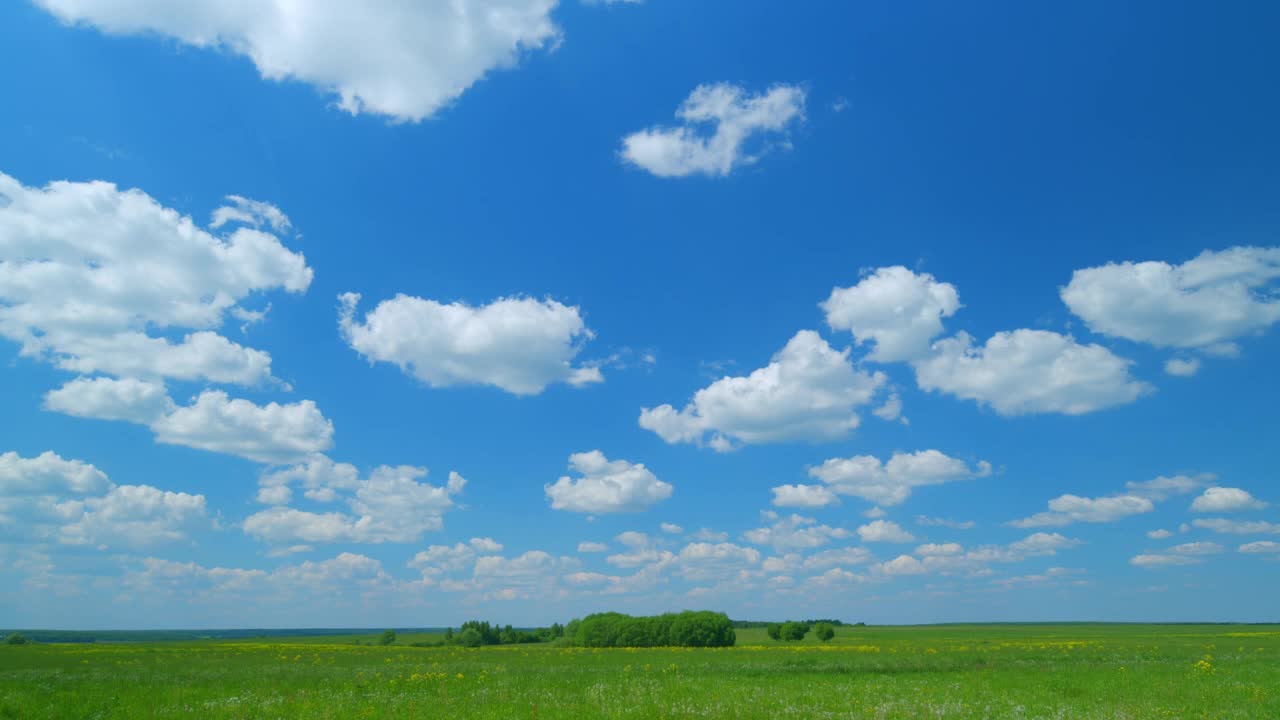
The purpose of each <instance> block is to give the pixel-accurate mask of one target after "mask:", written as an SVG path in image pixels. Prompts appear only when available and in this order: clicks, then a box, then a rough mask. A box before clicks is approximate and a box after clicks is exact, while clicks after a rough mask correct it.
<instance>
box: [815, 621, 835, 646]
mask: <svg viewBox="0 0 1280 720" xmlns="http://www.w3.org/2000/svg"><path fill="white" fill-rule="evenodd" d="M813 634H814V635H817V636H818V639H819V640H821V641H822V642H827V641H828V640H830V639H831V638H833V637H835V636H836V629H835V628H833V627H831V624H830V623H824V622H820V623H818V624H817V625H814V626H813Z"/></svg>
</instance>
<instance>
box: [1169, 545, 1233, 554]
mask: <svg viewBox="0 0 1280 720" xmlns="http://www.w3.org/2000/svg"><path fill="white" fill-rule="evenodd" d="M1223 551H1224V548H1223V547H1222V546H1221V545H1219V544H1218V543H1212V542H1189V543H1182V544H1181V545H1174V546H1173V547H1171V548H1169V552H1173V553H1177V554H1179V555H1217V554H1219V553H1222V552H1223Z"/></svg>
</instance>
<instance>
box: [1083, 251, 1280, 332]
mask: <svg viewBox="0 0 1280 720" xmlns="http://www.w3.org/2000/svg"><path fill="white" fill-rule="evenodd" d="M1277 278H1280V248H1261V247H1233V248H1229V249H1227V250H1222V251H1216V252H1215V251H1210V250H1206V251H1204V252H1202V253H1201V254H1200V255H1198V256H1196V257H1195V258H1193V259H1191V260H1188V261H1187V262H1185V263H1183V264H1181V265H1170V264H1169V263H1166V262H1158V261H1153V262H1139V263H1134V262H1123V263H1108V264H1106V265H1103V266H1100V267H1091V268H1085V269H1083V270H1077V271H1075V273H1074V274H1072V276H1071V282H1070V283H1068V284H1067V286H1066V287H1064V288H1062V291H1061V295H1062V301H1063V302H1065V303H1066V304H1067V307H1068V308H1070V309H1071V312H1073V313H1075V314H1076V315H1077V316H1078V317H1080V318H1081V319H1082V320H1084V321H1085V324H1086V325H1088V326H1089V329H1090V330H1092V331H1094V332H1096V333H1100V334H1103V335H1109V336H1111V337H1119V338H1125V339H1128V340H1133V341H1135V342H1142V343H1148V344H1151V345H1155V346H1157V347H1171V348H1203V347H1208V346H1212V345H1216V344H1220V343H1225V342H1229V341H1231V340H1234V339H1236V338H1240V337H1244V336H1247V335H1252V334H1255V333H1259V332H1261V331H1263V330H1265V329H1267V328H1268V327H1270V326H1271V325H1273V324H1275V323H1276V321H1278V320H1280V299H1278V298H1277V297H1276V295H1275V294H1274V288H1275V283H1276V280H1277Z"/></svg>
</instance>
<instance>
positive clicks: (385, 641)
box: [378, 630, 396, 645]
mask: <svg viewBox="0 0 1280 720" xmlns="http://www.w3.org/2000/svg"><path fill="white" fill-rule="evenodd" d="M378 644H379V645H395V644H396V631H395V630H383V631H382V635H381V636H379V637H378Z"/></svg>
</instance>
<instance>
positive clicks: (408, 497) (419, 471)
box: [243, 460, 492, 549]
mask: <svg viewBox="0 0 1280 720" xmlns="http://www.w3.org/2000/svg"><path fill="white" fill-rule="evenodd" d="M317 465H319V466H320V467H321V470H320V472H315V473H313V475H326V474H327V475H328V476H330V477H331V476H332V475H333V474H335V473H336V474H338V475H339V476H341V477H344V478H345V477H346V474H345V470H337V471H335V470H334V468H343V467H344V466H342V465H331V466H330V467H329V468H325V467H324V463H323V462H322V461H319V460H315V461H313V462H312V463H311V464H309V465H307V466H302V467H299V468H292V469H289V470H286V471H283V473H284V475H285V476H286V478H281V477H280V476H279V475H278V474H277V475H274V476H273V475H267V476H265V477H264V480H265V481H266V482H268V483H279V482H285V483H287V482H293V481H294V480H295V479H296V478H297V477H303V478H304V479H303V482H304V483H306V482H307V481H308V480H307V473H308V472H309V471H311V470H313V469H314V468H315V467H316V466H317ZM348 467H349V466H348ZM426 475H427V469H426V468H423V467H415V466H412V465H401V466H388V465H383V466H379V467H377V468H375V469H374V470H373V472H371V473H370V474H369V477H368V478H364V479H359V480H355V481H354V482H351V483H349V484H348V483H345V482H344V483H341V484H333V483H331V482H330V483H329V484H319V483H318V486H319V487H323V488H327V489H330V490H335V493H336V490H337V489H341V490H343V491H344V492H343V494H342V496H341V500H342V501H344V502H345V503H346V505H347V506H348V507H349V508H350V513H349V514H348V513H342V512H325V513H314V512H309V511H306V510H299V509H297V508H292V507H283V506H275V507H271V508H267V509H266V510H261V511H259V512H256V513H254V514H252V515H250V516H249V517H247V518H245V521H244V523H243V529H244V531H245V533H246V534H248V535H250V536H252V537H254V538H256V539H258V540H261V541H264V542H268V543H271V544H273V545H288V544H290V543H296V542H304V543H334V542H358V543H384V542H390V543H406V542H415V541H417V540H418V539H419V538H420V537H421V536H422V534H423V533H425V532H428V531H434V530H439V529H440V528H441V527H443V525H444V520H443V517H444V514H445V513H446V512H447V511H449V510H451V509H452V508H453V507H454V502H453V496H454V495H456V494H458V493H460V492H462V489H463V488H464V487H465V486H466V482H467V481H466V480H465V479H464V478H463V477H462V476H461V475H459V474H457V473H456V472H453V473H449V479H448V482H447V483H446V484H445V485H444V486H436V485H431V484H430V483H426V482H421V480H422V478H424V477H426ZM320 482H321V483H322V482H324V481H320ZM266 487H287V485H281V484H268V485H266ZM478 540H481V541H486V542H492V541H488V539H487V538H479V539H478ZM483 544H484V543H482V545H483ZM480 549H483V548H480Z"/></svg>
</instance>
